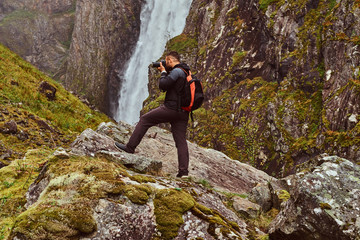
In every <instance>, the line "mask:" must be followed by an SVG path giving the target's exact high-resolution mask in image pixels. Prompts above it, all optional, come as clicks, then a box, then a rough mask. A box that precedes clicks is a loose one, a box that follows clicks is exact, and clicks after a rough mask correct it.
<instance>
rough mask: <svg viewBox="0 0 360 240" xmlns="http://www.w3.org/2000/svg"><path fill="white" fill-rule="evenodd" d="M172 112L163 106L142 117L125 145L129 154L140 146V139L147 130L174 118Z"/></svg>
mask: <svg viewBox="0 0 360 240" xmlns="http://www.w3.org/2000/svg"><path fill="white" fill-rule="evenodd" d="M173 112H174V111H173V110H170V109H168V108H166V107H165V106H160V107H158V108H156V109H154V110H152V111H150V112H148V113H146V114H144V115H142V116H141V117H140V121H139V122H138V124H137V125H136V127H135V130H134V132H133V133H132V135H131V137H130V139H129V142H128V143H127V144H126V147H127V148H128V149H129V150H130V151H131V152H134V151H135V148H136V147H137V146H138V145H139V144H140V142H141V139H142V138H143V137H144V135H145V133H146V132H147V130H148V129H149V128H150V127H152V126H155V125H156V124H159V123H164V122H169V121H171V120H172V118H174V113H173Z"/></svg>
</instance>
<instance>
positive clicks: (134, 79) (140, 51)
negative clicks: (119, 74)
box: [115, 0, 192, 124]
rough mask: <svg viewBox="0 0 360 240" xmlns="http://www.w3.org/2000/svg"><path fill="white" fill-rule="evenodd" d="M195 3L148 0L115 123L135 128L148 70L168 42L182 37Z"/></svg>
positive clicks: (145, 90) (185, 0)
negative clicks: (121, 122)
mask: <svg viewBox="0 0 360 240" xmlns="http://www.w3.org/2000/svg"><path fill="white" fill-rule="evenodd" d="M191 2H192V0H146V3H145V5H144V6H143V9H142V11H141V15H140V20H141V26H140V35H139V40H138V43H137V45H136V47H135V51H134V53H133V55H132V56H131V58H130V60H129V62H128V63H127V64H128V67H127V69H126V70H125V74H124V80H123V83H122V88H121V90H120V98H119V107H118V109H117V112H116V114H115V120H116V121H120V120H121V121H125V122H127V123H130V124H134V123H135V122H137V121H138V120H139V116H140V110H141V108H142V104H143V101H144V100H145V99H146V98H147V97H148V95H149V93H148V89H147V84H148V81H149V80H148V66H149V65H150V64H151V62H153V61H156V60H157V59H158V58H159V57H160V56H161V55H162V53H163V52H164V50H165V45H166V42H167V41H168V40H169V39H170V38H173V37H175V36H177V35H179V34H181V33H182V31H183V29H184V27H185V20H186V17H187V15H188V14H189V9H190V5H191Z"/></svg>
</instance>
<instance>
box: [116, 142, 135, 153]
mask: <svg viewBox="0 0 360 240" xmlns="http://www.w3.org/2000/svg"><path fill="white" fill-rule="evenodd" d="M115 147H116V148H117V149H119V150H123V151H125V152H127V153H134V151H131V150H130V149H129V148H128V147H127V146H126V145H124V144H121V143H118V142H115Z"/></svg>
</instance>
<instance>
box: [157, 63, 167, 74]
mask: <svg viewBox="0 0 360 240" xmlns="http://www.w3.org/2000/svg"><path fill="white" fill-rule="evenodd" d="M158 70H159V71H160V72H164V71H166V70H165V68H164V66H163V65H162V63H161V62H160V67H158Z"/></svg>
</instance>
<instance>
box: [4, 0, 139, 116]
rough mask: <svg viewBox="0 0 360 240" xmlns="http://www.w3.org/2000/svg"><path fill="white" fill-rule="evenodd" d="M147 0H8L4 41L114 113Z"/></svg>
mask: <svg viewBox="0 0 360 240" xmlns="http://www.w3.org/2000/svg"><path fill="white" fill-rule="evenodd" d="M141 3H142V1H141V0H137V1H126V0H107V1H85V0H79V1H76V0H66V1H50V2H49V1H46V0H42V1H35V0H33V1H23V0H16V1H7V0H4V1H1V3H0V42H1V43H3V44H4V45H5V46H7V47H9V48H10V49H11V50H13V51H15V52H16V53H17V54H19V55H20V56H21V57H23V58H25V59H26V60H27V61H29V62H30V63H32V64H34V65H35V66H37V67H38V68H39V69H40V70H42V71H43V72H46V73H47V74H49V75H50V76H51V77H54V78H56V79H57V80H60V81H61V82H62V83H64V85H65V86H66V87H67V89H69V90H71V91H73V92H74V93H76V94H77V95H78V96H81V97H83V98H86V99H87V100H88V101H89V102H90V103H91V104H92V105H95V107H97V108H98V109H100V110H101V111H103V112H105V113H110V109H111V107H112V105H111V104H113V103H114V102H116V99H117V97H118V96H117V95H118V90H119V88H120V84H121V83H120V78H119V77H118V75H119V74H121V72H122V68H123V67H124V64H125V63H126V61H127V60H128V59H129V58H130V55H131V52H132V48H133V47H134V45H135V44H136V41H137V38H138V35H139V31H140V10H141ZM112 96H114V98H112ZM114 107H116V106H114Z"/></svg>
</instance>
